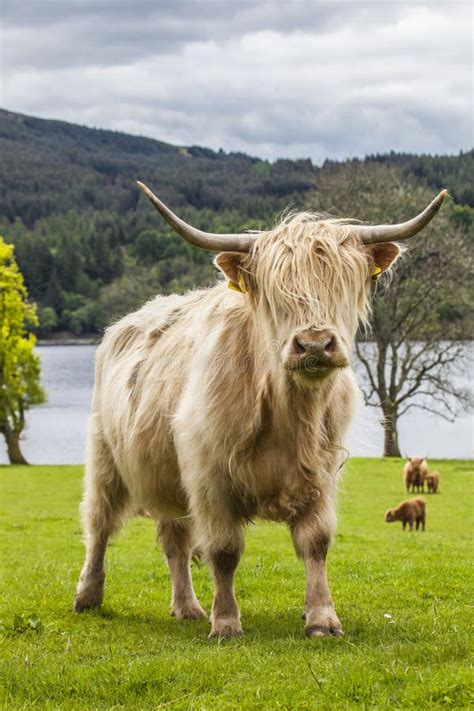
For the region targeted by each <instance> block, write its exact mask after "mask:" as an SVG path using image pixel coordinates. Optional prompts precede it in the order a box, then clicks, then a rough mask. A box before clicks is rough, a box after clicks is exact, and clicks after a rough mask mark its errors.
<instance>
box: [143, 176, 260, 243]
mask: <svg viewBox="0 0 474 711" xmlns="http://www.w3.org/2000/svg"><path fill="white" fill-rule="evenodd" d="M137 185H138V187H139V188H140V190H142V191H143V192H144V193H145V195H146V196H147V198H148V199H149V200H150V201H151V202H152V203H153V205H154V206H155V207H156V209H157V210H158V212H159V213H160V215H161V216H162V217H163V218H164V219H165V220H166V222H167V223H168V224H169V225H170V226H171V227H172V228H173V229H174V230H175V231H176V232H177V233H178V234H179V235H181V237H184V239H185V240H186V241H187V242H189V243H190V244H194V245H195V246H196V247H200V248H201V249H207V250H209V251H210V252H250V249H251V247H252V245H253V243H254V242H255V240H256V239H257V237H258V234H259V233H258V232H252V233H245V232H244V233H243V234H222V235H220V234H214V233H212V232H203V231H202V230H198V229H196V227H192V225H188V223H187V222H185V221H184V220H182V219H181V218H180V217H178V216H177V215H175V214H174V212H172V211H171V210H170V209H169V207H166V205H165V204H164V203H162V202H161V200H159V199H158V198H157V197H156V195H154V194H153V193H152V192H151V190H150V189H149V188H147V186H146V185H144V183H140V182H139V181H138V180H137Z"/></svg>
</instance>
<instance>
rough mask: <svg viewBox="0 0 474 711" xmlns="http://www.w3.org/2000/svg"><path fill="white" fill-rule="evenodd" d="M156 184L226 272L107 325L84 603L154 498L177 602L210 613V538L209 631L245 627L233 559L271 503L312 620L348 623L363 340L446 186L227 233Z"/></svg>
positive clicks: (97, 599)
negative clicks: (378, 301) (349, 481)
mask: <svg viewBox="0 0 474 711" xmlns="http://www.w3.org/2000/svg"><path fill="white" fill-rule="evenodd" d="M141 187H142V189H143V190H144V191H145V193H146V194H147V196H148V197H149V198H150V200H151V201H152V203H153V204H154V205H155V207H156V208H157V209H158V211H159V212H160V213H161V214H162V216H163V217H164V218H165V219H166V220H167V221H168V223H169V224H170V225H171V226H172V227H173V228H174V229H175V230H176V231H177V232H178V233H179V234H180V235H181V236H182V237H183V238H184V239H186V240H188V241H189V242H190V243H192V244H194V245H196V246H198V247H201V248H203V249H207V250H209V251H212V252H219V254H218V256H217V257H216V258H215V264H216V266H217V268H218V269H219V270H220V271H221V272H222V274H223V276H224V280H222V281H219V283H218V284H217V285H216V286H214V287H213V288H210V289H206V290H200V291H194V292H190V293H188V294H185V295H183V296H168V297H166V298H164V297H157V298H155V299H153V300H152V301H150V302H149V303H147V304H146V305H145V306H143V308H141V309H140V310H139V311H137V312H136V313H133V314H131V315H129V316H126V317H125V318H123V319H122V320H120V321H118V322H117V323H115V324H114V325H113V326H111V327H110V328H109V329H108V330H107V331H106V334H105V336H104V339H103V342H102V344H101V346H100V347H99V349H98V351H97V355H96V379H95V389H94V397H93V405H92V418H91V424H90V432H89V444H88V453H87V462H86V477H85V495H84V502H83V523H84V528H85V534H86V536H85V539H86V560H85V563H84V567H83V569H82V572H81V576H80V579H79V583H78V587H77V591H76V597H75V610H76V611H78V612H79V611H82V610H84V609H86V608H91V607H97V606H98V605H99V604H100V603H101V601H102V596H103V585H104V576H105V572H104V555H105V550H106V547H107V541H108V539H109V537H110V536H111V535H112V534H114V533H116V532H117V531H118V530H119V528H120V526H121V524H122V522H123V521H124V519H125V518H126V516H127V515H130V513H131V512H133V511H137V509H142V510H144V511H147V512H149V513H150V515H151V516H152V517H153V518H155V519H156V520H157V521H158V522H159V525H158V530H159V536H160V538H161V541H162V544H163V547H164V550H165V554H166V557H167V560H168V565H169V569H170V573H171V579H172V614H173V615H174V616H175V617H176V618H180V619H183V618H196V617H202V616H204V614H205V613H204V610H203V609H202V607H201V605H200V603H199V601H198V599H197V597H196V595H195V593H194V590H193V585H192V579H191V568H190V561H191V556H192V552H193V549H194V548H195V547H197V548H198V549H199V551H200V552H201V553H202V555H203V556H204V557H205V558H206V559H207V561H208V562H209V564H210V567H211V571H212V575H213V578H214V585H215V595H214V601H213V605H212V612H211V636H215V637H231V636H235V635H240V634H242V627H241V622H240V612H239V607H238V604H237V601H236V598H235V593H234V574H235V571H236V568H237V565H238V563H239V559H240V557H241V555H242V552H243V549H244V528H245V524H246V523H247V522H248V521H249V520H251V519H253V518H254V517H256V516H260V517H262V518H264V519H270V520H272V521H285V522H286V523H287V524H288V526H289V528H290V531H291V535H292V538H293V543H294V546H295V549H296V553H297V554H298V556H300V557H301V558H302V559H303V561H304V565H305V569H306V581H307V582H306V601H305V628H306V634H307V635H309V636H325V635H330V634H332V635H336V636H340V635H342V627H341V623H340V621H339V619H338V617H337V614H336V611H335V609H334V604H333V601H332V597H331V593H330V591H329V586H328V582H327V575H326V554H327V551H328V547H329V545H330V542H331V538H332V537H333V535H334V531H335V527H336V504H335V499H336V488H337V478H338V473H339V471H340V469H341V466H342V464H343V461H344V459H345V450H344V449H343V446H342V445H343V440H344V434H345V432H346V429H347V427H348V425H349V422H350V420H351V417H352V414H353V412H354V407H355V405H354V402H355V395H356V390H357V389H356V384H355V381H354V375H353V372H352V370H351V368H350V357H351V348H352V346H353V344H354V339H355V335H356V331H357V328H358V324H359V323H360V321H362V322H364V323H365V322H367V319H368V316H369V308H370V306H369V304H370V293H371V287H372V282H373V278H374V277H375V276H376V275H378V274H379V273H380V272H383V271H385V270H386V269H387V268H389V267H390V265H391V264H392V262H393V261H394V260H395V259H396V258H397V257H398V254H399V247H398V246H397V245H396V244H395V243H394V242H393V240H403V239H406V238H408V237H411V236H413V235H414V234H416V233H417V232H418V231H419V230H420V229H421V228H422V227H424V226H425V225H426V224H427V223H428V222H429V221H430V220H431V218H432V217H433V216H434V214H435V213H436V212H437V210H438V209H439V207H440V205H441V203H442V200H443V198H444V196H445V192H443V193H441V194H440V195H439V196H438V198H436V200H434V201H433V202H432V203H431V205H430V206H429V207H428V208H426V210H425V211H424V212H422V213H421V214H420V215H419V216H418V217H415V218H414V219H413V220H410V221H409V222H406V223H403V224H401V225H381V226H368V225H367V226H366V225H352V224H349V223H347V222H346V221H341V220H335V219H325V218H321V217H318V216H315V215H311V214H307V213H303V214H297V215H294V216H290V217H287V218H286V219H285V220H284V221H283V222H282V223H281V224H280V225H278V226H277V227H276V228H275V229H273V230H270V231H268V232H261V233H244V234H237V235H236V234H234V235H220V234H208V233H204V232H202V231H200V230H197V229H195V228H194V227H191V226H190V225H188V224H186V223H185V222H183V221H182V220H181V219H180V218H178V217H177V216H176V215H175V214H174V213H172V212H171V211H170V210H169V209H168V208H167V207H166V206H165V205H164V204H163V203H162V202H161V201H160V200H159V199H158V198H157V197H156V196H154V195H153V193H151V191H149V190H148V189H147V188H146V187H145V186H143V185H142V186H141ZM226 282H228V285H229V286H231V290H229V289H228V288H226Z"/></svg>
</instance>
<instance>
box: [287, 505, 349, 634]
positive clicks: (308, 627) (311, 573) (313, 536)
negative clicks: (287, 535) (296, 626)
mask: <svg viewBox="0 0 474 711" xmlns="http://www.w3.org/2000/svg"><path fill="white" fill-rule="evenodd" d="M333 523H334V524H335V516H322V515H314V516H309V517H305V518H304V519H303V520H301V521H298V522H297V523H296V524H295V525H294V526H292V527H291V533H292V537H293V543H294V546H295V550H296V553H297V555H298V556H299V557H300V558H302V559H303V561H304V565H305V570H306V598H305V608H304V611H305V614H304V618H305V632H306V634H307V636H308V637H326V636H327V635H334V636H336V637H342V635H343V634H344V633H343V631H342V625H341V623H340V621H339V618H338V616H337V614H336V610H335V609H334V604H333V601H332V597H331V593H330V591H329V585H328V580H327V572H326V555H327V552H328V548H329V545H330V542H331V536H332V532H333V528H334V525H333Z"/></svg>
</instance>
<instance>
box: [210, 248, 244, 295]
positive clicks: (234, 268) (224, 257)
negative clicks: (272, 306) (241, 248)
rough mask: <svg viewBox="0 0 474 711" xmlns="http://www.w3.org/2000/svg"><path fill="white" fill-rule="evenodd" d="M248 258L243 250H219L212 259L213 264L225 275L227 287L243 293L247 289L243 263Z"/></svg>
mask: <svg viewBox="0 0 474 711" xmlns="http://www.w3.org/2000/svg"><path fill="white" fill-rule="evenodd" d="M246 260H248V254H246V253H245V252H221V253H220V254H218V255H217V257H216V258H215V259H214V264H215V265H216V267H217V268H218V269H220V270H221V272H222V273H223V274H225V276H226V277H227V279H228V280H229V281H228V284H227V285H228V287H229V288H230V289H233V290H234V291H240V292H241V293H242V294H245V293H246V292H247V291H248V290H249V282H248V278H247V270H246V269H245V268H244V266H243V265H244V263H245V262H246Z"/></svg>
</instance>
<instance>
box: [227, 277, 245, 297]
mask: <svg viewBox="0 0 474 711" xmlns="http://www.w3.org/2000/svg"><path fill="white" fill-rule="evenodd" d="M227 288H228V289H232V291H237V292H238V293H239V294H245V293H246V291H247V289H246V287H245V279H244V277H243V274H239V283H238V284H236V283H235V281H228V282H227Z"/></svg>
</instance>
